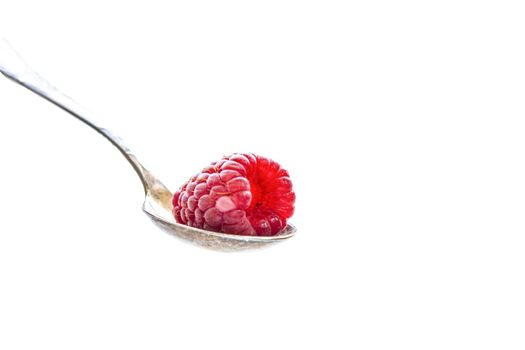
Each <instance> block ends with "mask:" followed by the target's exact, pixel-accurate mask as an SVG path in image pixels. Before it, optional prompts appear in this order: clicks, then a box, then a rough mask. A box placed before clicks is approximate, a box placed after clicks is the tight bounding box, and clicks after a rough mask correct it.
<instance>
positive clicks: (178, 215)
mask: <svg viewBox="0 0 525 350" xmlns="http://www.w3.org/2000/svg"><path fill="white" fill-rule="evenodd" d="M294 202H295V193H294V192H293V189H292V181H291V180H290V178H289V175H288V172H287V171H286V170H284V169H282V168H281V167H280V165H279V164H277V163H276V162H274V161H273V160H270V159H267V158H264V157H261V156H257V155H253V154H251V153H235V154H233V155H231V156H227V157H224V158H222V159H221V160H220V161H218V162H213V163H211V164H210V165H209V166H207V167H206V168H204V169H203V170H202V172H201V173H199V174H197V175H195V176H193V177H192V178H191V179H189V181H188V182H186V183H185V184H184V185H182V187H181V188H180V189H179V190H178V191H177V192H175V194H174V195H173V215H174V216H175V219H176V220H177V222H178V223H181V224H186V225H188V226H192V227H197V228H203V229H205V230H210V231H215V232H224V233H231V234H238V235H252V236H253V235H257V236H273V235H275V234H277V233H278V232H280V231H281V230H282V229H283V228H284V227H286V220H287V219H288V218H290V217H291V216H292V214H293V212H294Z"/></svg>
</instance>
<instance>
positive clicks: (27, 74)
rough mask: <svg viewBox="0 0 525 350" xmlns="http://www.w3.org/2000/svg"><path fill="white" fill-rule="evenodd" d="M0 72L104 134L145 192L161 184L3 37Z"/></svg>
mask: <svg viewBox="0 0 525 350" xmlns="http://www.w3.org/2000/svg"><path fill="white" fill-rule="evenodd" d="M0 73H2V74H3V75H5V76H6V77H7V78H9V79H11V80H12V81H14V82H15V83H17V84H20V85H22V86H23V87H25V88H26V89H28V90H30V91H32V92H34V93H35V94H37V95H38V96H40V97H43V98H44V99H46V100H48V101H49V102H51V103H53V104H55V105H56V106H58V107H60V108H62V109H63V110H64V111H66V112H68V113H69V114H71V115H72V116H74V117H75V118H77V119H79V120H80V121H82V122H83V123H84V124H86V125H88V126H90V127H91V128H92V129H94V130H95V131H97V132H98V133H100V134H102V136H104V137H105V138H106V139H108V140H109V142H111V143H112V144H113V145H114V146H115V147H116V148H118V150H119V151H120V152H121V153H122V155H123V156H124V157H125V158H126V159H127V160H128V162H129V163H130V164H131V166H132V167H133V169H135V171H136V172H137V174H138V176H139V177H140V180H141V181H142V184H143V186H144V191H145V192H146V193H148V192H149V191H150V190H151V189H152V187H153V186H155V185H156V184H157V183H158V181H157V180H156V179H155V177H153V176H152V175H151V173H150V172H149V171H148V170H147V169H146V168H145V167H144V166H143V165H142V164H141V163H140V162H139V161H138V160H137V158H136V157H135V155H134V154H133V152H132V151H131V150H130V149H129V148H128V147H127V146H126V145H125V144H124V142H123V141H122V139H121V138H119V137H118V136H116V135H115V134H113V133H112V132H111V131H110V130H109V129H106V128H103V127H100V126H98V125H97V124H96V123H95V122H94V121H93V120H94V117H93V116H92V113H90V112H89V111H87V110H86V109H84V108H83V107H82V106H80V105H79V104H78V103H76V102H75V101H74V100H73V99H72V98H70V97H69V96H67V95H65V94H63V93H62V92H60V91H59V90H58V89H57V88H55V87H54V86H53V85H51V84H50V83H48V82H47V81H46V80H45V79H44V78H42V77H40V76H39V75H38V74H37V73H36V72H35V71H33V70H32V69H31V68H30V67H29V66H28V65H27V64H26V63H25V61H24V60H23V59H22V57H20V55H19V54H18V53H17V52H16V51H15V50H14V49H13V48H12V47H11V45H9V43H8V42H7V41H6V40H5V39H1V38H0Z"/></svg>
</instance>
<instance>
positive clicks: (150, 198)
mask: <svg viewBox="0 0 525 350" xmlns="http://www.w3.org/2000/svg"><path fill="white" fill-rule="evenodd" d="M0 73H2V74H3V75H4V76H6V77H7V78H9V79H10V80H12V81H13V82H15V83H17V84H19V85H21V86H23V87H25V88H26V89H28V90H30V91H31V92H33V93H35V94H37V95H38V96H40V97H42V98H44V99H46V100H47V101H49V102H51V103H53V104H55V105H56V106H58V107H60V108H61V109H63V110H64V111H66V112H68V113H69V114H71V115H72V116H73V117H75V118H77V119H78V120H80V121H81V122H83V123H84V124H86V125H88V126H89V127H91V128H92V129H94V130H95V131H97V132H98V133H100V134H101V135H102V136H104V137H105V138H106V139H107V140H108V141H109V142H111V143H112V144H113V145H114V146H115V147H116V148H117V149H118V150H119V151H120V152H121V153H122V155H123V156H124V157H125V158H126V160H127V161H128V162H129V163H130V164H131V166H132V167H133V169H134V170H135V172H136V173H137V175H138V176H139V178H140V180H141V182H142V185H143V187H144V194H145V200H144V203H143V205H142V209H143V211H144V212H145V213H146V214H147V215H148V216H149V217H150V218H151V220H152V221H153V222H154V223H155V224H156V225H157V226H158V227H160V228H161V229H162V230H163V231H166V232H167V233H169V234H171V235H173V236H176V237H178V238H181V239H183V240H185V241H187V242H191V243H195V244H197V245H200V246H203V247H206V248H210V249H214V250H226V251H232V250H241V249H249V248H260V247H263V246H268V245H270V244H273V243H277V242H281V241H283V240H286V239H288V238H290V237H292V236H294V234H295V231H296V228H295V227H294V226H293V225H290V224H288V225H287V226H286V227H285V229H284V230H283V231H281V232H280V233H278V234H277V235H275V236H268V237H263V236H241V235H233V234H226V233H220V232H213V231H207V230H202V229H198V228H194V227H190V226H186V225H182V224H179V223H177V222H176V221H175V218H174V217H173V214H172V203H171V200H172V197H173V194H172V192H170V191H169V190H168V189H167V188H166V186H164V185H163V184H162V182H161V181H160V180H158V179H157V178H156V177H155V176H153V175H152V174H151V173H150V172H149V171H148V170H147V169H146V168H145V167H144V166H143V165H142V163H141V162H139V161H138V159H137V157H136V156H135V154H134V153H133V152H132V151H131V150H130V149H129V148H128V147H127V146H126V145H125V144H124V142H123V141H122V139H120V138H119V137H117V136H116V135H115V134H113V132H111V131H110V130H109V129H106V128H103V127H100V126H99V125H100V124H98V123H96V122H95V117H94V116H93V114H92V113H90V112H89V111H87V110H86V109H84V108H82V107H81V106H80V105H79V104H77V103H76V102H75V101H74V100H73V99H71V98H70V97H68V96H67V95H65V94H63V93H62V92H60V91H59V90H58V89H57V88H55V87H54V86H52V85H51V84H49V83H48V82H47V81H46V80H45V79H43V78H42V77H40V75H38V74H37V73H36V72H35V71H33V70H32V69H31V68H30V67H29V66H28V65H27V64H26V63H25V61H24V60H23V59H22V58H21V57H20V56H19V55H18V53H17V52H16V51H15V50H14V49H13V48H12V47H11V46H10V45H9V44H8V43H7V41H5V40H1V39H0Z"/></svg>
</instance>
